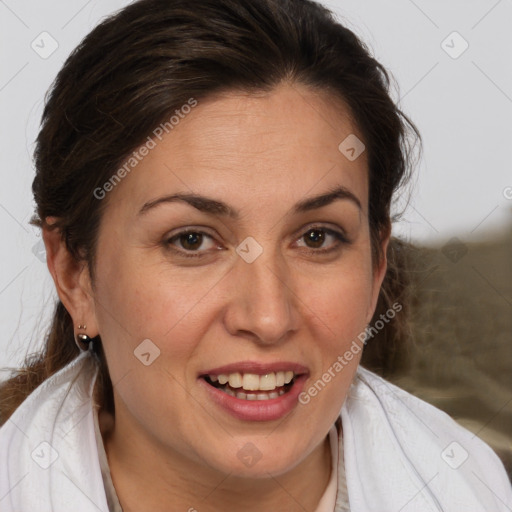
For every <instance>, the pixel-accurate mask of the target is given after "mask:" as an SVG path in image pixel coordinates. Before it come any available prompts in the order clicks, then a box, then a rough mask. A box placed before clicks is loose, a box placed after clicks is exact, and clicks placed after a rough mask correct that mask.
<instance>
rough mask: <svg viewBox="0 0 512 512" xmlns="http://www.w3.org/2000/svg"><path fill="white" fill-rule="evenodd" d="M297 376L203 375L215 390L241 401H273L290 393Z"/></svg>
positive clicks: (290, 372) (286, 374)
mask: <svg viewBox="0 0 512 512" xmlns="http://www.w3.org/2000/svg"><path fill="white" fill-rule="evenodd" d="M296 377H297V375H296V374H295V373H294V372H293V371H278V372H269V373H266V374H264V375H257V374H254V373H240V372H235V373H230V374H219V375H212V374H208V375H203V376H202V378H203V379H204V380H205V381H206V382H207V383H208V384H209V385H210V386H213V387H214V388H217V389H219V390H220V391H222V392H224V393H226V394H227V395H229V396H232V397H234V398H238V399H240V400H248V401H253V400H272V399H275V398H279V397H280V396H282V395H284V394H285V393H288V392H289V391H290V389H291V388H292V386H293V384H294V379H295V378H296Z"/></svg>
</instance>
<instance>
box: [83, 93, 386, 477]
mask: <svg viewBox="0 0 512 512" xmlns="http://www.w3.org/2000/svg"><path fill="white" fill-rule="evenodd" d="M185 110H186V111H188V109H185ZM182 117H183V118H181V119H180V121H179V123H178V124H175V125H174V127H173V128H172V130H170V131H169V133H165V131H164V132H163V133H164V136H162V137H161V140H159V139H158V138H156V137H154V141H155V143H156V145H155V147H153V148H152V149H149V151H148V154H147V155H146V156H145V157H143V158H141V160H140V161H139V162H138V163H137V165H135V166H134V167H133V168H131V170H130V172H129V173H128V174H127V176H126V177H124V179H123V180H122V181H121V182H120V183H118V184H117V185H116V186H115V187H113V190H112V191H110V192H109V193H108V194H107V197H106V198H105V199H104V200H107V201H108V206H107V210H106V213H105V215H104V217H103V220H102V224H101V227H100V232H99V239H98V248H97V267H96V283H95V284H96V286H95V288H94V291H93V292H92V293H93V295H94V311H92V312H91V315H90V316H91V317H92V320H93V323H92V324H91V322H90V321H89V319H88V321H87V323H88V324H89V325H90V326H92V325H93V326H94V327H95V328H97V331H98V332H99V334H100V335H101V338H102V342H103V344H104V347H105V352H106V357H107V361H108V366H109V371H110V375H111V379H112V382H113V384H114V393H115V405H116V429H118V430H119V431H122V432H123V433H124V435H126V436H129V437H130V439H131V440H133V441H134V446H135V441H137V443H139V444H138V446H143V445H144V446H146V447H152V448H153V449H154V453H158V454H160V455H162V454H165V456H167V457H169V456H170V457H174V459H175V460H178V459H179V460H182V461H188V462H190V463H193V464H200V465H202V466H208V467H209V468H210V469H213V470H216V471H221V472H223V473H235V474H238V475H244V476H254V477H261V476H266V475H267V474H268V473H271V474H273V475H278V474H282V473H284V472H286V471H288V470H290V469H291V468H293V467H295V466H296V465H297V464H298V463H300V462H301V461H303V460H304V459H305V458H306V457H307V456H308V455H310V454H312V453H313V451H314V449H315V448H317V447H319V446H320V445H321V443H322V441H323V439H325V436H326V434H327V432H328V430H329V428H330V427H331V425H332V424H333V422H334V421H335V419H336V417H337V416H338V414H339V412H340V408H341V406H342V404H343V402H344V399H345V396H346V393H347V390H348V388H349V386H350V383H351V381H352V379H353V376H354V373H355V371H356V368H357V365H358V363H359V358H360V352H359V353H355V352H356V351H353V352H354V357H353V358H352V359H351V360H350V361H348V360H347V359H346V358H344V359H343V360H344V361H345V364H341V363H340V364H339V365H335V363H336V362H337V361H338V363H339V361H340V359H339V357H343V355H344V354H345V352H346V351H347V350H349V349H350V347H351V345H352V342H353V341H354V340H355V339H356V338H357V336H358V335H359V334H360V333H361V332H362V331H363V330H364V328H365V326H366V325H367V324H368V322H369V321H370V320H371V317H372V313H373V311H374V308H375V304H376V299H377V296H378V292H379V287H380V283H381V281H382V277H383V275H384V271H385V264H383V265H381V266H380V268H379V269H377V270H375V271H373V269H372V263H371V251H370V236H369V226H368V169H367V158H366V152H363V153H362V154H361V155H360V156H359V157H358V158H356V159H355V160H354V159H353V158H350V159H349V158H347V156H345V155H348V156H350V157H352V153H353V152H351V151H350V150H349V151H348V152H347V151H345V153H342V152H341V151H340V149H339V148H338V146H339V145H340V143H341V142H342V141H344V140H345V139H346V138H347V137H349V136H351V135H352V136H353V135H354V134H355V135H356V136H359V138H360V139H361V138H362V137H361V135H360V134H359V131H358V130H357V128H356V126H354V125H353V124H352V123H351V121H350V119H349V118H348V116H347V111H346V110H344V108H343V105H342V104H341V103H340V102H337V103H334V100H333V99H332V98H331V99H329V98H328V97H327V96H321V95H319V94H318V93H314V92H312V91H310V90H308V89H306V88H305V87H301V86H298V85H295V86H293V87H292V86H290V85H286V86H285V85H283V86H280V87H278V88H276V89H274V91H273V92H272V93H270V94H267V95H258V96H254V95H246V94H241V93H234V92H231V93H226V94H225V95H223V96H219V97H216V98H215V99H210V100H208V101H199V102H198V104H197V106H195V107H194V108H192V109H191V112H190V113H188V114H187V115H183V116H182ZM350 140H351V139H349V141H350ZM149 146H153V144H149ZM343 147H344V146H343ZM345 149H346V148H345ZM132 163H133V162H132ZM334 190H339V192H340V193H339V194H338V195H337V196H336V197H330V199H328V200H317V201H312V199H313V198H316V197H317V196H323V195H325V194H329V193H330V192H332V191H334ZM175 194H184V195H186V196H188V197H189V199H188V200H178V199H175V200H168V201H163V200H162V201H160V200H161V198H164V197H166V196H172V195H175ZM198 196H201V198H199V197H198ZM214 201H215V202H214ZM185 230H188V231H190V232H191V233H190V234H189V235H188V236H185V235H181V236H180V234H182V233H183V232H184V231H185ZM340 366H342V368H341V369H340ZM329 369H330V371H329ZM291 372H293V374H292V373H291ZM326 372H328V373H330V378H328V377H325V376H324V377H322V375H323V374H324V373H326ZM291 375H293V376H294V377H293V381H292V382H291V385H290V384H289V385H284V386H283V379H286V381H289V379H290V378H291ZM226 379H229V380H228V383H229V387H228V386H227V384H225V385H224V386H220V384H219V383H220V382H223V381H224V382H225V380H226ZM318 380H322V382H323V385H322V384H320V385H318V384H317V393H316V395H315V396H312V395H311V394H309V393H307V392H308V389H310V388H311V386H313V385H314V383H315V382H317V381H318ZM318 389H320V391H318ZM283 392H284V393H283ZM301 393H302V394H301ZM313 394H315V393H313ZM299 395H300V397H301V400H300V401H299V400H298V397H299ZM306 395H307V396H306ZM148 449H149V448H148Z"/></svg>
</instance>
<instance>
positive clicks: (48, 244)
mask: <svg viewBox="0 0 512 512" xmlns="http://www.w3.org/2000/svg"><path fill="white" fill-rule="evenodd" d="M55 220H56V218H55V217H47V218H46V223H43V232H42V236H43V240H44V245H45V248H46V263H47V265H48V270H49V271H50V274H51V275H52V277H53V281H54V283H55V288H56V289H57V293H58V295H59V298H60V300H61V302H62V303H63V304H64V307H65V308H66V310H67V311H68V313H69V314H70V315H71V318H72V319H73V327H74V331H75V336H76V335H77V334H78V332H80V331H79V330H78V326H79V325H80V324H82V325H86V326H87V328H86V329H85V330H83V329H82V330H81V332H83V333H84V334H87V335H88V336H90V337H91V338H94V337H95V336H97V335H98V327H97V323H96V315H95V309H94V296H93V291H92V286H91V280H90V274H89V268H88V266H87V264H86V263H85V262H83V261H80V262H79V261H77V260H76V259H75V258H74V257H73V256H72V255H71V253H70V252H69V251H68V249H67V247H66V243H65V242H64V241H63V240H61V230H60V229H58V228H56V229H53V230H50V229H48V226H47V225H46V224H49V225H51V224H53V223H54V221H55Z"/></svg>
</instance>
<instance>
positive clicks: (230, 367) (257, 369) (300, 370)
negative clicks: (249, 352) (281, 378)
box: [199, 361, 309, 377]
mask: <svg viewBox="0 0 512 512" xmlns="http://www.w3.org/2000/svg"><path fill="white" fill-rule="evenodd" d="M286 371H292V372H293V373H295V375H301V374H304V373H309V372H308V369H307V368H306V367H305V366H304V365H302V364H298V363H293V362H288V361H275V362H272V363H261V362H255V361H239V362H237V363H231V364H226V365H224V366H217V367H216V368H211V369H208V370H205V371H203V372H200V373H199V376H200V377H202V376H205V375H221V374H223V375H226V374H230V373H236V372H239V373H253V374H255V375H265V374H267V373H270V372H286Z"/></svg>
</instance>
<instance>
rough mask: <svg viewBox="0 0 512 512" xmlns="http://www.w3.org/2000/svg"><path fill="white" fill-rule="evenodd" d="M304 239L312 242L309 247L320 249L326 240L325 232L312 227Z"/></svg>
mask: <svg viewBox="0 0 512 512" xmlns="http://www.w3.org/2000/svg"><path fill="white" fill-rule="evenodd" d="M304 240H306V241H307V243H311V245H310V246H309V247H313V248H315V249H318V248H319V247H321V246H322V244H323V243H324V241H325V232H324V231H323V230H322V229H311V230H309V231H308V232H307V234H305V235H304Z"/></svg>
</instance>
